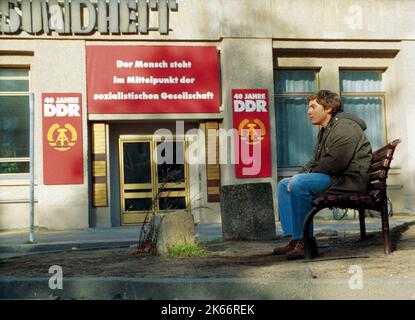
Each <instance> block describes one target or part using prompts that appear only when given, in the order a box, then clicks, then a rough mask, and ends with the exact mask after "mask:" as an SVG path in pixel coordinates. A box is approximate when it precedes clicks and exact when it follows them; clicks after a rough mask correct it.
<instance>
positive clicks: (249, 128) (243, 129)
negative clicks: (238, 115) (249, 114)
mask: <svg viewBox="0 0 415 320" xmlns="http://www.w3.org/2000/svg"><path fill="white" fill-rule="evenodd" d="M258 131H259V132H258ZM238 134H239V136H240V137H241V140H242V141H244V142H245V143H248V144H257V143H260V142H261V141H262V140H263V139H264V137H265V134H266V129H265V125H264V123H263V122H262V121H261V120H259V119H255V120H254V121H253V122H250V121H249V120H248V119H244V120H242V121H241V123H240V124H239V128H238Z"/></svg>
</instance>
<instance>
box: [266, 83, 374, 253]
mask: <svg viewBox="0 0 415 320" xmlns="http://www.w3.org/2000/svg"><path fill="white" fill-rule="evenodd" d="M307 115H308V117H309V118H310V121H311V123H312V124H313V125H319V126H321V129H320V131H319V134H318V138H317V145H316V147H315V150H314V155H313V158H312V159H311V160H310V161H309V162H308V163H307V164H306V165H305V166H304V167H303V168H302V170H301V171H300V173H298V174H296V175H294V176H293V177H292V178H286V179H283V180H281V181H280V182H279V184H278V207H279V213H280V219H281V226H282V230H283V232H284V235H286V236H291V240H290V242H289V243H288V244H287V245H286V246H284V247H282V248H276V249H274V254H276V255H284V254H285V255H286V257H287V259H289V260H291V259H302V258H304V242H303V240H302V236H303V234H302V233H303V230H302V229H303V224H304V220H305V218H306V216H307V213H308V212H309V211H310V209H311V208H312V203H313V200H314V199H315V198H316V197H317V196H319V195H320V194H365V193H366V191H367V187H368V181H369V166H370V163H371V159H372V149H371V146H370V143H369V141H368V140H367V138H366V135H365V133H364V130H365V129H366V123H365V122H364V121H363V120H362V119H359V118H358V117H356V116H354V115H352V114H349V113H346V112H343V110H342V102H341V100H340V97H339V95H338V94H336V93H334V92H331V91H328V90H320V91H318V92H317V93H316V94H313V95H311V96H309V97H308V111H307ZM311 228H313V226H312V225H311ZM310 234H311V235H312V234H313V233H312V230H310ZM311 243H312V244H311V246H312V248H311V254H312V255H313V256H317V255H318V250H317V243H316V242H315V239H314V238H313V241H312V242H311Z"/></svg>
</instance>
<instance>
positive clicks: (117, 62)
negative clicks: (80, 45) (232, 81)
mask: <svg viewBox="0 0 415 320" xmlns="http://www.w3.org/2000/svg"><path fill="white" fill-rule="evenodd" d="M86 75H87V92H88V113H94V114H105V113H110V114H120V113H194V112H208V113H211V112H219V65H218V53H217V49H216V47H211V46H209V47H189V46H87V48H86Z"/></svg>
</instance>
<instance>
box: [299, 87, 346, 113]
mask: <svg viewBox="0 0 415 320" xmlns="http://www.w3.org/2000/svg"><path fill="white" fill-rule="evenodd" d="M307 99H308V102H310V101H313V100H316V101H317V103H319V104H321V105H322V106H323V107H324V109H328V108H332V109H333V111H332V116H334V115H335V114H336V113H338V112H341V111H343V104H342V101H341V99H340V96H339V95H338V94H337V93H334V92H331V91H329V90H320V91H318V92H316V93H313V94H312V95H310V96H309V97H308V98H307Z"/></svg>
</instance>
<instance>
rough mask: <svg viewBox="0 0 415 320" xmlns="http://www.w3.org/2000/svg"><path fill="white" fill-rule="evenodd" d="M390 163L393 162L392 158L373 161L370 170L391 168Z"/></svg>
mask: <svg viewBox="0 0 415 320" xmlns="http://www.w3.org/2000/svg"><path fill="white" fill-rule="evenodd" d="M390 163H391V159H388V158H386V159H384V160H381V161H378V162H375V163H372V164H371V165H370V168H369V170H370V172H376V171H379V170H384V169H386V170H387V169H389V166H390Z"/></svg>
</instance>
